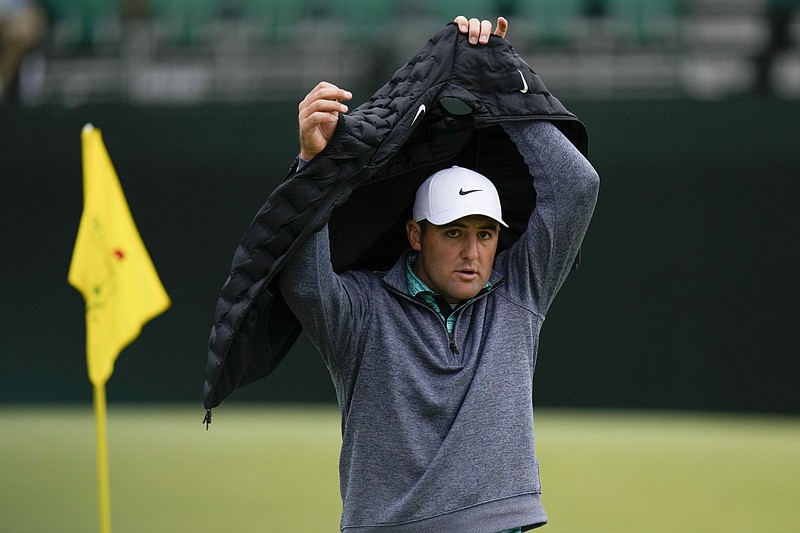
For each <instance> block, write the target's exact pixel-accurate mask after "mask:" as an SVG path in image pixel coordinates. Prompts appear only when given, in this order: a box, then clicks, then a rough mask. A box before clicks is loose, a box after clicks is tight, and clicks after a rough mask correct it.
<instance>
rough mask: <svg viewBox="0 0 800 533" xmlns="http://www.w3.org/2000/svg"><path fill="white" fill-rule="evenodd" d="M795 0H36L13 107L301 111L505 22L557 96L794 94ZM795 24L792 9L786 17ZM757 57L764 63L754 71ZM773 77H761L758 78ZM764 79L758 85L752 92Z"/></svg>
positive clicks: (797, 76)
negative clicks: (298, 105)
mask: <svg viewBox="0 0 800 533" xmlns="http://www.w3.org/2000/svg"><path fill="white" fill-rule="evenodd" d="M770 1H771V2H772V3H775V4H781V5H787V6H790V5H791V6H795V7H796V4H798V2H797V1H793V0H782V2H778V1H777V0H487V1H480V0H464V1H456V0H441V1H440V0H437V1H427V0H394V1H392V0H386V1H384V0H330V1H324V0H114V1H107V0H46V1H44V2H42V3H43V4H44V6H45V8H46V10H47V14H48V30H47V33H46V36H45V37H44V42H43V45H42V46H41V49H40V51H39V52H38V54H35V55H34V56H32V57H31V58H29V60H28V62H27V63H26V69H25V73H26V76H25V78H24V83H23V93H24V94H23V95H22V96H23V100H24V101H26V102H28V103H31V104H37V103H59V104H66V105H79V104H82V103H88V102H131V103H190V104H194V103H205V102H237V101H262V100H285V99H291V100H297V99H298V98H299V96H301V95H303V94H305V92H307V90H308V89H309V88H310V87H311V86H313V84H314V83H316V81H318V80H320V79H326V80H329V81H332V82H335V83H337V84H339V85H341V86H345V87H348V88H364V89H370V90H371V89H374V88H377V87H378V86H379V85H380V84H381V83H382V82H383V81H385V80H386V79H388V76H389V75H390V74H391V73H392V72H393V71H394V70H395V69H396V68H398V67H399V66H401V65H402V64H403V63H405V62H406V61H407V60H408V59H409V58H410V57H411V55H412V54H413V52H414V51H415V50H416V49H417V48H418V47H419V46H420V45H421V44H422V43H423V42H424V41H425V40H426V39H427V38H428V37H430V36H431V35H432V34H433V33H434V32H436V31H437V30H438V29H439V28H441V27H442V26H443V25H444V24H446V23H447V22H449V21H450V20H451V19H452V18H453V16H454V14H458V13H462V12H463V13H464V14H475V15H477V16H481V17H492V18H494V17H495V16H496V14H505V15H506V16H507V17H508V18H509V20H510V27H511V29H510V34H509V37H510V40H511V41H512V43H513V44H514V46H515V48H516V49H517V51H518V52H519V53H520V55H522V57H524V58H525V59H526V60H527V61H528V62H529V63H530V64H531V65H532V66H534V68H535V69H536V70H537V71H538V72H540V73H541V74H542V76H543V78H544V79H545V80H546V81H547V83H548V87H549V88H550V89H551V90H552V91H553V92H554V93H556V94H559V95H563V96H579V97H592V98H611V97H667V98H669V97H686V96H689V97H699V98H718V97H724V96H728V95H735V94H740V93H743V92H749V91H752V90H754V88H761V89H764V86H765V85H769V87H768V88H769V90H770V91H771V93H772V94H775V95H777V96H779V97H783V98H797V97H800V47H799V46H798V43H800V13H797V11H798V10H797V9H794V11H795V13H794V18H793V19H792V18H791V15H790V16H789V20H788V22H787V21H786V18H783V19H780V21H779V22H778V25H780V24H783V26H782V27H784V28H788V30H785V31H784V33H786V34H787V35H788V38H786V37H783V41H785V42H783V43H782V44H781V45H780V46H775V44H774V43H775V38H774V37H772V36H773V35H774V34H773V32H772V31H771V28H772V27H775V24H773V25H771V24H770V22H769V21H770V20H774V19H775V17H772V19H770V16H769V14H768V11H767V7H768V5H770ZM787 12H789V13H790V12H791V11H787ZM759 58H761V59H759ZM768 67H769V68H768ZM765 77H766V78H768V79H769V83H768V84H766V83H765V82H763V79H765Z"/></svg>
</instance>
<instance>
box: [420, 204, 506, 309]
mask: <svg viewBox="0 0 800 533" xmlns="http://www.w3.org/2000/svg"><path fill="white" fill-rule="evenodd" d="M426 226H427V227H426V228H425V231H424V232H423V231H422V227H421V226H420V224H418V223H417V222H414V221H413V220H409V221H408V223H407V224H406V230H407V233H408V240H409V243H410V244H411V248H412V249H413V250H415V251H416V252H418V253H417V261H416V263H415V264H414V273H415V274H416V275H417V277H419V279H421V280H422V281H424V282H425V284H426V285H428V287H430V288H431V289H432V290H433V291H435V292H437V293H439V294H441V295H443V296H444V297H445V298H446V299H447V301H448V302H450V303H456V302H460V301H462V300H467V299H469V298H472V297H473V296H475V295H476V294H478V292H480V290H481V289H482V288H483V286H484V285H486V282H487V281H488V280H489V276H490V275H491V273H492V266H493V265H494V256H495V253H496V252H497V239H498V236H499V233H500V225H499V224H498V223H497V222H495V221H494V220H492V219H491V218H489V217H485V216H482V215H475V216H468V217H463V218H459V219H457V220H454V221H453V222H450V223H448V224H444V225H441V226H436V225H434V224H430V223H426Z"/></svg>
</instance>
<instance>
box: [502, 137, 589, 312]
mask: <svg viewBox="0 0 800 533" xmlns="http://www.w3.org/2000/svg"><path fill="white" fill-rule="evenodd" d="M503 127H504V129H505V131H506V133H508V135H509V137H511V140H512V141H514V143H515V144H516V146H517V149H518V150H519V152H520V154H521V155H522V157H523V159H524V160H525V163H526V164H527V166H528V169H529V171H530V175H531V176H532V177H533V180H534V186H535V187H536V195H537V196H536V208H535V209H534V210H533V212H532V213H531V217H530V219H529V221H528V228H527V230H526V231H525V233H524V235H523V236H522V238H520V240H519V241H517V242H516V243H515V244H514V246H512V248H511V249H510V250H509V252H508V254H507V256H506V261H507V264H506V265H505V271H506V276H507V278H508V280H509V282H510V283H512V284H514V286H513V290H516V291H519V292H520V293H521V294H530V295H531V297H532V298H533V299H534V300H533V302H532V304H533V305H534V306H535V307H536V308H538V309H539V310H540V311H541V312H542V313H543V314H546V313H547V310H548V308H549V307H550V304H551V303H552V302H553V299H554V298H555V295H556V293H557V292H558V290H559V289H560V288H561V285H562V284H563V283H564V280H565V279H566V277H567V275H568V274H569V272H570V269H571V268H572V263H573V261H574V259H575V256H576V255H577V253H578V250H579V249H580V246H581V242H582V241H583V237H584V235H585V234H586V230H587V229H588V227H589V221H590V220H591V218H592V213H593V212H594V207H595V203H596V202H597V194H598V189H599V185H600V179H599V176H598V175H597V172H596V171H595V170H594V168H593V167H592V165H591V164H590V163H589V161H588V160H587V159H586V158H585V157H584V156H583V155H582V154H581V153H580V152H579V151H578V149H577V148H575V146H574V145H573V144H572V143H570V142H569V140H568V139H567V138H566V137H565V136H564V135H563V134H562V133H561V131H559V129H558V128H557V127H556V126H554V125H553V124H552V123H550V122H546V121H529V122H524V123H506V124H503ZM521 266H522V267H523V268H520V267H521ZM524 267H527V268H524Z"/></svg>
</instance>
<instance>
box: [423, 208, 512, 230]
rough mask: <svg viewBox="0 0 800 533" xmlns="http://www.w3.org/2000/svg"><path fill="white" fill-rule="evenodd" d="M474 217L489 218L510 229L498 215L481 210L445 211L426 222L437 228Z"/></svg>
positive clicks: (428, 218)
mask: <svg viewBox="0 0 800 533" xmlns="http://www.w3.org/2000/svg"><path fill="white" fill-rule="evenodd" d="M474 215H481V216H485V217H489V218H491V219H492V220H494V221H496V222H498V223H499V224H500V225H501V226H504V227H506V228H507V227H508V224H506V223H505V222H504V221H503V219H502V218H500V217H498V216H497V215H496V214H494V213H489V212H488V211H481V210H480V209H475V208H468V209H467V208H462V209H450V210H449V211H444V212H442V213H437V214H435V215H431V216H429V217H427V219H426V220H427V221H428V222H430V223H431V224H435V225H436V226H442V225H444V224H449V223H450V222H453V221H454V220H458V219H459V218H463V217H469V216H474ZM417 222H419V221H417Z"/></svg>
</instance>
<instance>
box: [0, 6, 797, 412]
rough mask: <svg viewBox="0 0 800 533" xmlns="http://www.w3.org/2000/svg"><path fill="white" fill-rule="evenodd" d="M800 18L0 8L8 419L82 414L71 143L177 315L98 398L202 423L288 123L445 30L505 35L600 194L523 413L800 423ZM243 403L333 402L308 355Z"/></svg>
mask: <svg viewBox="0 0 800 533" xmlns="http://www.w3.org/2000/svg"><path fill="white" fill-rule="evenodd" d="M798 3H799V2H798V1H797V0H639V1H637V0H534V1H531V0H527V1H523V0H496V1H490V0H486V1H479V0H464V1H456V0H447V1H439V0H437V1H435V2H432V1H423V0H395V1H378V0H375V1H363V0H362V1H359V0H331V1H323V0H305V1H303V0H128V1H123V0H118V1H104V0H47V1H44V0H41V1H34V0H0V81H2V93H1V94H2V103H1V104H0V176H2V178H1V179H0V184H2V195H0V202H2V205H1V207H2V208H1V209H0V217H2V218H0V232H2V252H0V254H1V255H0V266H1V267H2V276H1V277H0V280H2V281H0V283H2V294H3V296H4V298H3V305H2V308H1V309H0V324H2V327H1V328H2V329H0V331H2V334H3V342H2V343H0V383H2V387H0V402H2V403H7V404H20V403H22V404H27V403H42V402H44V403H47V402H59V403H65V402H66V403H70V402H73V403H89V402H91V388H90V385H89V382H88V378H87V375H86V365H85V359H84V314H83V300H82V299H81V296H80V295H79V294H78V292H77V291H75V290H74V289H73V288H71V287H70V286H68V284H67V280H66V277H67V270H68V267H69V260H70V256H71V253H72V246H73V245H74V239H75V236H76V234H77V228H78V222H79V219H80V213H81V208H82V190H81V186H82V185H81V166H80V165H81V163H80V130H81V128H82V126H83V125H84V124H85V123H87V122H92V123H94V125H95V126H97V127H98V128H100V129H101V130H102V131H103V134H104V139H105V142H106V146H107V148H108V150H109V153H110V156H111V159H112V161H113V162H114V164H115V166H116V168H117V171H118V174H119V177H120V179H121V182H122V186H123V188H124V190H125V193H126V195H127V198H128V202H129V204H130V206H131V209H132V211H133V215H134V218H135V219H136V221H137V224H138V226H139V230H140V232H141V234H142V237H143V239H144V241H145V243H146V245H147V247H148V249H149V251H150V253H151V256H152V258H153V261H154V263H155V265H156V268H157V269H158V271H159V273H160V275H161V277H162V280H163V282H164V285H165V287H166V289H167V291H168V292H169V293H170V295H171V297H172V300H173V306H172V308H171V309H170V310H169V311H167V313H165V314H164V315H162V316H160V317H158V318H156V319H155V320H154V321H153V322H151V323H150V324H148V325H147V326H146V327H145V328H144V330H143V332H142V335H141V336H140V338H139V339H138V340H137V341H135V342H134V343H133V344H132V345H131V346H130V347H129V348H127V349H126V350H125V351H123V352H122V354H121V356H120V357H119V359H118V361H117V365H116V371H115V374H114V376H112V378H111V381H110V382H109V384H108V397H109V401H110V402H111V403H113V402H194V403H196V405H197V408H198V412H201V411H202V382H203V377H204V366H205V360H206V343H207V340H208V334H209V332H210V328H211V324H212V321H213V318H214V317H213V313H214V306H215V302H216V298H217V295H218V292H219V289H220V288H221V286H222V284H223V282H224V281H225V279H226V277H227V275H228V271H229V266H230V260H231V257H232V254H233V251H234V250H235V248H236V245H237V243H238V240H239V238H240V237H241V236H242V235H243V233H244V231H245V229H246V228H247V225H248V224H249V221H250V220H251V218H252V216H253V215H254V214H255V212H256V211H257V209H258V208H259V207H260V206H261V204H262V203H263V201H264V200H265V199H266V197H267V195H268V194H269V192H270V191H271V190H272V188H274V186H275V185H277V183H278V182H279V181H280V180H281V179H282V178H283V177H284V175H285V173H286V171H287V169H288V167H289V165H290V164H291V162H292V159H293V157H294V155H295V154H296V151H297V141H296V136H297V132H296V129H297V126H296V114H297V103H298V102H299V101H300V100H301V99H302V98H303V97H304V95H305V94H306V93H307V92H308V90H310V89H311V88H312V87H313V86H314V85H315V84H316V83H317V81H319V80H323V79H324V80H327V81H330V82H332V83H336V84H337V85H339V86H341V87H344V88H347V89H350V90H351V91H352V92H353V93H354V95H355V96H354V104H355V105H357V104H358V103H360V102H362V101H364V100H366V99H368V98H369V97H370V96H371V94H372V93H373V92H374V91H375V90H376V89H377V88H378V87H380V86H381V85H382V84H383V83H385V82H386V81H388V79H389V77H390V76H391V74H392V73H393V72H394V71H395V70H397V69H398V68H400V67H401V66H402V65H403V64H404V63H405V62H406V61H408V60H409V59H410V58H411V57H412V55H413V54H414V52H415V51H416V50H417V49H418V48H420V47H421V46H422V45H424V43H425V42H426V41H427V39H428V38H429V37H430V36H432V35H433V34H434V33H435V32H437V31H438V30H439V29H441V28H442V27H443V26H444V25H445V24H447V23H448V22H449V21H451V20H452V19H453V18H454V17H455V16H456V15H457V14H466V15H470V16H472V15H474V16H478V17H485V18H490V19H491V20H494V19H495V18H496V17H497V15H500V14H502V15H505V16H506V17H507V18H508V19H509V21H510V32H509V34H508V38H509V40H510V41H511V42H512V44H513V45H514V47H515V49H516V50H517V52H518V53H519V54H520V55H521V56H522V57H523V58H524V59H525V60H526V61H527V62H528V63H529V64H530V65H531V66H532V67H533V68H534V70H536V71H537V73H538V74H539V75H540V76H541V77H542V79H543V80H544V81H545V83H546V84H547V86H548V89H549V90H550V91H551V92H552V93H553V94H555V95H556V96H557V97H558V98H559V99H560V100H561V101H562V102H563V103H564V104H565V105H566V106H567V108H568V109H570V110H571V111H573V112H574V113H575V114H577V115H578V117H579V118H580V119H581V120H582V121H583V122H584V123H585V124H586V125H587V128H588V130H589V139H590V152H589V153H590V159H591V161H592V162H593V164H594V165H595V167H596V168H597V169H598V171H599V172H600V175H601V178H602V186H601V193H600V201H599V204H598V208H597V211H596V215H595V218H594V220H593V222H592V226H591V227H590V230H589V233H588V235H587V238H586V241H585V244H584V247H583V266H582V268H581V269H580V270H579V271H577V272H575V273H573V274H572V276H571V277H570V278H569V279H568V281H567V283H566V285H565V286H564V289H563V290H562V293H561V295H560V296H559V298H558V299H557V300H556V303H555V305H554V306H553V308H552V310H551V312H550V315H549V316H548V320H547V324H546V325H545V327H544V331H543V338H542V343H541V347H540V357H539V361H540V362H539V367H538V369H537V373H538V377H537V382H536V392H535V401H536V404H537V405H539V406H550V407H567V408H576V407H580V408H584V407H602V408H609V407H612V408H647V409H664V410H673V409H685V410H706V411H709V410H710V411H737V412H755V413H780V414H797V413H799V412H800V393H798V387H797V384H796V383H795V381H796V379H797V377H798V376H800V363H798V355H797V354H798V349H797V342H796V330H795V329H794V328H795V327H796V324H797V323H798V318H800V317H798V311H797V301H798V283H797V272H798V266H800V265H798V254H797V252H796V247H797V244H798V228H799V227H800V224H799V223H798V222H800V221H799V220H798V214H797V213H798V211H797V208H796V205H795V204H796V202H797V199H798V198H800V186H799V185H798V183H800V180H799V179H798V178H800V163H798V155H800V153H799V152H800V44H799V43H800V13H798V11H800V7H798ZM793 346H794V348H793ZM252 401H271V402H323V403H330V402H334V401H335V396H334V394H333V388H332V386H331V385H330V382H329V377H328V375H327V371H326V369H325V367H324V365H323V364H322V362H321V360H320V359H319V357H318V356H317V354H316V352H315V350H314V348H313V347H312V346H311V345H310V343H309V342H308V341H307V339H305V337H301V339H300V341H299V342H298V344H297V346H296V348H295V349H294V350H293V351H292V353H290V354H289V356H288V357H287V359H286V360H285V361H284V363H283V364H282V365H281V367H280V368H279V369H278V371H277V372H276V374H275V375H274V376H272V377H271V378H269V379H267V380H264V381H261V382H258V383H256V384H253V385H250V386H248V387H245V388H244V389H242V390H240V391H238V392H236V393H235V394H234V395H233V396H232V397H231V399H229V400H228V402H234V403H235V402H252Z"/></svg>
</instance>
